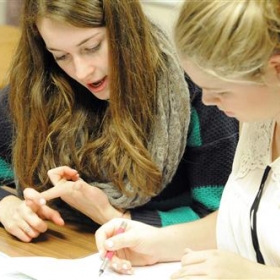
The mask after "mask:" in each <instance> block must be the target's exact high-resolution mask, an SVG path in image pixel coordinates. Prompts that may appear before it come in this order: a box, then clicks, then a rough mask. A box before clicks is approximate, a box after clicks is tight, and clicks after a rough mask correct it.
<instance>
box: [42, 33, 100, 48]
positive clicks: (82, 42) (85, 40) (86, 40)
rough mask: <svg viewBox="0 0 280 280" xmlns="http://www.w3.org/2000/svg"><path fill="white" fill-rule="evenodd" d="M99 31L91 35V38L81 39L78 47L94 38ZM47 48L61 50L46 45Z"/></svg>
mask: <svg viewBox="0 0 280 280" xmlns="http://www.w3.org/2000/svg"><path fill="white" fill-rule="evenodd" d="M98 34H99V33H96V34H94V35H93V36H90V37H89V38H86V39H84V40H83V41H81V42H80V43H79V44H77V45H76V47H80V46H81V45H83V44H84V43H86V42H88V41H89V40H91V39H92V38H94V37H95V36H97V35H98ZM46 48H47V50H49V51H61V50H58V49H55V48H51V47H48V46H46Z"/></svg>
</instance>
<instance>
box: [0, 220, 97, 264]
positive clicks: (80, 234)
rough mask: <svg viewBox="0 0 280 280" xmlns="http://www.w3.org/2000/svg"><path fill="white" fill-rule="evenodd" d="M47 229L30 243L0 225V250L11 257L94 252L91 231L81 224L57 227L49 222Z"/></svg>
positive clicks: (94, 247)
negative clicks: (14, 235) (12, 234)
mask: <svg viewBox="0 0 280 280" xmlns="http://www.w3.org/2000/svg"><path fill="white" fill-rule="evenodd" d="M49 226H50V227H49V230H48V231H47V232H46V233H44V234H42V235H40V236H39V237H38V238H37V239H35V240H33V241H32V242H31V243H24V242H22V241H19V240H18V239H17V238H15V237H13V236H11V235H10V234H9V233H7V232H6V230H5V229H4V228H3V227H2V226H0V252H3V253H5V254H7V255H9V256H11V257H21V256H44V257H55V258H64V259H74V258H79V257H85V256H88V255H90V254H93V253H96V252H97V249H96V245H95V238H94V233H93V231H92V230H91V229H90V228H88V227H86V226H81V225H69V224H68V225H65V226H64V227H59V226H56V225H54V224H51V223H49Z"/></svg>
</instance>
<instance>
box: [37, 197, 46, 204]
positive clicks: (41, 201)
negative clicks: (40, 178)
mask: <svg viewBox="0 0 280 280" xmlns="http://www.w3.org/2000/svg"><path fill="white" fill-rule="evenodd" d="M39 203H40V205H46V203H47V202H46V200H45V199H44V198H40V200H39Z"/></svg>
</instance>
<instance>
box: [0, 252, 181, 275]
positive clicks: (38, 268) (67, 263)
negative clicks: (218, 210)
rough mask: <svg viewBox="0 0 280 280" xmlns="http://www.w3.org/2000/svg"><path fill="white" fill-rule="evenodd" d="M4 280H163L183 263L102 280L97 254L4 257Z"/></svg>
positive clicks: (169, 264) (147, 268) (113, 273)
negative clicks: (82, 255) (152, 279)
mask: <svg viewBox="0 0 280 280" xmlns="http://www.w3.org/2000/svg"><path fill="white" fill-rule="evenodd" d="M0 259H1V260H0V263H1V269H0V279H1V280H2V279H3V280H12V279H26V280H27V279H29V280H31V279H32V280H34V279H36V280H62V279H67V280H78V279H80V280H93V279H100V280H103V279H104V280H105V279H116V280H117V279H123V280H124V279H131V280H140V279H141V280H143V279H151V275H153V276H156V277H157V278H158V279H161V280H165V279H166V280H168V279H170V275H171V274H172V273H173V272H175V271H176V270H177V269H179V268H180V263H179V262H175V263H162V264H157V265H152V266H145V267H135V269H134V274H133V275H120V274H117V273H115V272H114V271H111V270H110V269H107V270H106V271H105V272H104V273H103V274H102V275H101V276H100V277H99V268H100V266H101V263H102V261H101V259H100V257H99V255H98V254H93V255H90V256H88V257H85V258H79V259H56V258H48V257H8V256H5V255H4V254H0Z"/></svg>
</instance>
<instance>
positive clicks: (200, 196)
mask: <svg viewBox="0 0 280 280" xmlns="http://www.w3.org/2000/svg"><path fill="white" fill-rule="evenodd" d="M186 79H187V82H188V84H189V89H190V95H191V104H192V111H191V122H190V126H189V132H188V141H187V145H186V149H185V153H184V156H183V158H182V160H181V162H180V165H179V167H178V170H177V172H176V174H175V176H174V178H173V180H172V182H171V183H170V184H169V185H168V186H167V187H166V188H165V189H164V190H163V191H162V193H160V194H159V195H158V196H156V197H154V198H153V199H152V200H151V201H150V202H148V203H147V204H145V205H144V206H142V207H139V208H135V209H132V210H131V216H132V219H134V220H138V221H142V222H144V223H147V224H151V225H154V226H159V227H160V226H167V225H171V224H177V223H183V222H189V221H193V220H196V219H199V218H201V217H204V216H205V215H207V214H209V213H211V212H213V211H214V210H216V209H218V207H219V203H220V199H221V195H222V191H223V188H224V185H225V183H226V181H227V178H228V176H229V174H230V172H231V166H232V161H233V156H234V152H235V148H236V145H237V141H238V129H239V125H238V122H237V121H236V120H235V119H232V118H228V117H227V116H226V115H225V114H224V113H222V112H221V111H219V110H218V109H217V108H216V107H213V106H211V107H207V106H204V105H203V104H202V102H201V90H200V89H199V88H198V87H196V86H195V85H194V84H193V83H192V82H191V81H190V80H189V79H188V77H186ZM5 100H7V90H6V92H3V91H2V92H0V116H3V118H1V119H2V120H5V121H3V122H1V123H0V124H1V128H0V129H1V132H2V131H5V133H4V134H5V135H4V134H3V133H1V137H0V138H2V139H0V145H1V146H0V147H1V149H2V152H0V155H1V157H2V159H4V160H5V161H6V162H10V155H11V148H10V143H11V135H12V130H11V123H10V121H9V118H8V117H7V116H8V115H7V107H6V108H5V106H6V101H5ZM3 112H4V113H3ZM4 115H6V118H5V117H4ZM2 126H4V127H5V128H3V127H2ZM3 129H5V130H3ZM4 136H5V137H4ZM0 168H1V166H0ZM0 174H1V173H0ZM9 178H10V177H9ZM7 179H8V177H6V178H3V177H2V182H3V181H4V182H5V180H7ZM9 180H10V179H9ZM5 195H6V193H2V194H1V188H0V198H1V197H3V196H5ZM61 207H62V208H64V210H65V211H66V212H68V211H73V209H70V208H69V207H67V206H66V205H64V203H63V202H61ZM67 216H68V217H69V216H71V215H69V214H68V215H67ZM74 216H75V215H74ZM78 216H80V218H79V219H78V220H79V221H82V220H84V221H85V222H89V219H88V218H86V217H83V215H78ZM78 216H76V217H78Z"/></svg>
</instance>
